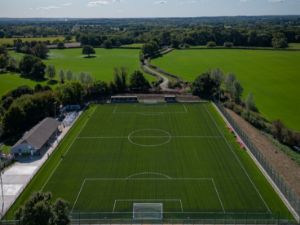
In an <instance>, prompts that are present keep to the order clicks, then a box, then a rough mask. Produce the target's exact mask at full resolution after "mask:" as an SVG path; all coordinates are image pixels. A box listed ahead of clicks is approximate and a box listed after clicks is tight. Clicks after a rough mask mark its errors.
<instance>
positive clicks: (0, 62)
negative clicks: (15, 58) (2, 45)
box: [0, 54, 8, 70]
mask: <svg viewBox="0 0 300 225" xmlns="http://www.w3.org/2000/svg"><path fill="white" fill-rule="evenodd" d="M7 66H8V57H7V56H5V55H4V54H1V55H0V70H5V69H6V67H7Z"/></svg>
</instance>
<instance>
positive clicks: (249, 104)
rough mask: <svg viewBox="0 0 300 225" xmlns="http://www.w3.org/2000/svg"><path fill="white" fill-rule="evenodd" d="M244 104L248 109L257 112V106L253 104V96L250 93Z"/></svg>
mask: <svg viewBox="0 0 300 225" xmlns="http://www.w3.org/2000/svg"><path fill="white" fill-rule="evenodd" d="M245 104H246V109H247V110H248V111H254V112H257V107H256V105H255V101H254V96H253V94H252V93H249V94H248V96H247V99H246V102H245Z"/></svg>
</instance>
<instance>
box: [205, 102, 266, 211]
mask: <svg viewBox="0 0 300 225" xmlns="http://www.w3.org/2000/svg"><path fill="white" fill-rule="evenodd" d="M204 108H205V111H206V113H207V114H208V116H209V117H210V119H211V120H212V121H213V123H214V125H215V127H216V128H217V130H218V132H219V133H220V134H221V136H222V137H223V139H224V141H225V143H226V144H227V146H228V147H229V149H230V150H231V152H232V154H233V155H234V157H235V159H236V160H237V162H238V164H239V165H240V167H241V168H242V170H243V172H244V173H245V175H246V176H247V177H248V179H249V181H250V183H251V184H252V186H253V188H254V189H255V191H256V192H257V194H258V196H259V197H260V199H261V200H262V201H263V203H264V205H265V207H266V208H267V210H268V211H269V212H270V213H271V212H272V211H271V210H270V208H269V206H268V204H267V203H266V201H265V200H264V198H263V197H262V195H261V193H260V192H259V190H258V188H257V187H256V185H255V184H254V182H253V180H252V179H251V177H250V176H249V174H248V172H247V170H246V169H245V167H244V165H243V164H242V162H241V160H240V159H239V157H238V156H237V155H236V153H235V151H234V150H233V149H232V146H231V145H230V144H229V142H228V140H227V138H226V137H225V135H224V134H223V132H222V131H221V130H220V128H219V126H218V124H217V122H216V121H215V119H214V118H213V117H212V115H211V113H210V112H209V111H208V110H207V108H206V105H204Z"/></svg>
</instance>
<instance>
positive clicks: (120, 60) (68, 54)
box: [45, 48, 155, 81]
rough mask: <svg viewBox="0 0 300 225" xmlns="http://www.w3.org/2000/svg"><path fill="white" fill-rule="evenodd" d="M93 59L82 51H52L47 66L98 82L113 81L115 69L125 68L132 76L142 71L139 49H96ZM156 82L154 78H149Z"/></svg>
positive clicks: (46, 61)
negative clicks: (69, 71) (88, 74)
mask: <svg viewBox="0 0 300 225" xmlns="http://www.w3.org/2000/svg"><path fill="white" fill-rule="evenodd" d="M95 50H96V54H95V55H94V56H92V57H91V58H85V56H84V55H82V49H81V48H80V49H65V50H51V51H50V53H49V58H48V59H47V60H45V63H46V64H47V65H50V64H51V65H54V66H55V67H56V69H57V70H60V69H63V70H65V71H66V70H71V71H72V72H73V73H75V74H79V73H80V72H87V73H90V74H91V75H92V76H93V77H94V78H95V79H96V80H102V81H112V80H113V78H114V68H120V67H125V68H126V69H127V70H128V73H129V74H131V73H132V72H133V71H134V70H138V69H140V64H139V50H138V49H103V48H96V49H95ZM147 78H149V79H150V80H155V78H153V77H152V76H147Z"/></svg>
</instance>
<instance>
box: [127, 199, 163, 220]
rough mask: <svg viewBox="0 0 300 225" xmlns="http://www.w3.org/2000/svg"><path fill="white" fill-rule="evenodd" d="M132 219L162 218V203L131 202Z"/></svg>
mask: <svg viewBox="0 0 300 225" xmlns="http://www.w3.org/2000/svg"><path fill="white" fill-rule="evenodd" d="M133 219H134V220H162V219H163V204H162V203H133Z"/></svg>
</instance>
